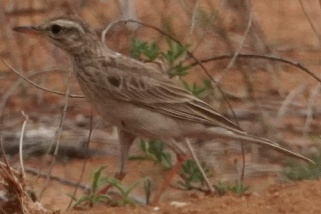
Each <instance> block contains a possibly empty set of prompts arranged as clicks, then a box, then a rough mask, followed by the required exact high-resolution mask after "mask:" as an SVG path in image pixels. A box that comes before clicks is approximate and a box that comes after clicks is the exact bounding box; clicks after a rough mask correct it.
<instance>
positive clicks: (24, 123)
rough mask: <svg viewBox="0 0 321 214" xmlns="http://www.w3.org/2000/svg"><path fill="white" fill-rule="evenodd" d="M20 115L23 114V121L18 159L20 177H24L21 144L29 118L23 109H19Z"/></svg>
mask: <svg viewBox="0 0 321 214" xmlns="http://www.w3.org/2000/svg"><path fill="white" fill-rule="evenodd" d="M21 113H22V115H23V116H24V118H25V120H24V121H23V124H22V128H21V134H20V141H19V159H20V166H21V173H22V177H23V178H24V177H25V175H26V174H25V169H24V164H23V150H22V145H23V136H24V134H25V128H26V125H27V122H28V120H29V117H28V115H26V114H25V113H24V112H23V111H21Z"/></svg>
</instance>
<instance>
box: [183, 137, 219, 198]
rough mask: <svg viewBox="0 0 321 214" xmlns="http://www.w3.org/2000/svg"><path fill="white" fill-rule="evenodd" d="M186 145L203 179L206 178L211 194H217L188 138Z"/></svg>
mask: <svg viewBox="0 0 321 214" xmlns="http://www.w3.org/2000/svg"><path fill="white" fill-rule="evenodd" d="M185 143H186V145H187V147H188V149H189V151H190V152H191V155H192V157H193V160H194V161H195V163H196V165H197V167H198V169H199V170H200V172H201V174H202V176H203V178H204V180H205V183H206V185H207V186H208V188H209V190H210V191H211V193H213V192H215V190H214V188H213V186H212V184H211V183H210V181H209V179H208V178H207V176H206V173H205V171H204V169H203V167H202V165H201V163H200V162H199V160H198V158H197V156H196V154H195V152H194V149H193V147H192V145H191V143H190V142H189V140H188V138H185Z"/></svg>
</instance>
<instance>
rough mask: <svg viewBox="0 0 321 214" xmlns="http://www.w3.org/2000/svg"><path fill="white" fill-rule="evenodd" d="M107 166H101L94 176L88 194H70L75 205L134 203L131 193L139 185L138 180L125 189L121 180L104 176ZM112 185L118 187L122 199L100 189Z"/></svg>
mask: <svg viewBox="0 0 321 214" xmlns="http://www.w3.org/2000/svg"><path fill="white" fill-rule="evenodd" d="M105 168H106V166H100V167H99V168H98V169H97V170H96V171H95V172H94V173H93V176H92V182H91V185H90V186H91V189H90V192H89V194H88V195H85V196H82V197H81V198H79V199H77V198H76V197H74V196H72V195H70V194H68V196H70V197H71V198H72V199H73V200H74V201H75V204H74V205H73V206H74V207H79V206H85V207H86V206H89V207H92V206H93V205H94V204H98V203H109V204H111V205H115V206H116V205H118V206H120V205H125V204H132V203H133V201H132V200H131V199H130V197H129V193H130V192H131V191H132V190H133V189H134V188H135V187H136V186H137V184H138V182H135V183H134V184H132V185H131V186H130V187H129V188H127V189H125V188H124V187H123V186H122V184H121V182H120V181H119V180H117V179H116V178H113V177H107V176H103V174H102V171H103V170H104V169H105ZM107 184H109V185H111V186H112V187H114V188H116V189H117V190H118V192H119V194H120V196H121V199H120V200H113V199H112V198H111V197H110V196H108V195H107V194H102V193H100V192H99V189H100V188H101V187H103V186H105V185H107Z"/></svg>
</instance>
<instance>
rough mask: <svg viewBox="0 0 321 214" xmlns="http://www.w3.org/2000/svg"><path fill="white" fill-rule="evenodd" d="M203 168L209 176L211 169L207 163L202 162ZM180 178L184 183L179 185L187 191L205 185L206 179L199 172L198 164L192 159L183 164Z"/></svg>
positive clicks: (181, 182) (180, 182)
mask: <svg viewBox="0 0 321 214" xmlns="http://www.w3.org/2000/svg"><path fill="white" fill-rule="evenodd" d="M201 166H202V168H203V169H204V171H205V173H206V174H208V173H209V169H208V167H207V166H206V164H205V162H202V163H201ZM180 177H181V178H182V179H183V181H179V182H178V184H179V185H180V186H182V187H183V188H185V189H194V188H195V187H196V185H198V184H201V185H204V184H205V180H204V177H203V175H202V173H201V171H200V170H199V168H198V166H197V164H196V162H195V161H194V160H191V159H189V160H186V161H185V162H184V163H183V165H182V169H181V171H180Z"/></svg>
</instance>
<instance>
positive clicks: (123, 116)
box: [15, 17, 311, 172]
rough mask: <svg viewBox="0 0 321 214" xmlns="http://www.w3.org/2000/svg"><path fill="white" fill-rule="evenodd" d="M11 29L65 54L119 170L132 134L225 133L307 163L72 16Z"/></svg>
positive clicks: (181, 136) (157, 136)
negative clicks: (116, 136) (107, 135)
mask: <svg viewBox="0 0 321 214" xmlns="http://www.w3.org/2000/svg"><path fill="white" fill-rule="evenodd" d="M15 30H17V31H20V32H25V33H31V34H37V35H40V36H43V37H46V38H49V40H50V41H51V42H52V43H53V44H54V45H56V46H58V47H60V48H61V49H63V50H65V51H66V52H67V53H69V54H70V56H71V59H72V61H73V65H74V70H75V72H76V76H77V79H78V81H79V84H80V86H81V88H82V91H83V92H84V94H85V96H86V98H87V100H88V101H89V102H90V103H91V104H92V105H93V107H94V108H96V109H97V111H98V112H99V113H100V114H101V115H102V116H103V118H104V119H106V120H107V121H109V122H110V123H112V124H114V125H115V126H117V127H118V128H119V130H120V144H121V169H120V171H121V172H123V171H124V165H125V160H126V159H127V156H128V150H129V147H130V145H131V143H132V141H133V140H134V138H135V137H136V136H138V137H143V138H151V139H159V140H164V141H168V140H177V141H179V140H182V139H184V138H204V139H209V138H215V137H216V136H224V137H231V138H235V139H243V140H246V141H250V142H252V143H256V144H259V145H262V146H268V147H270V148H272V149H274V150H277V151H279V152H282V153H284V154H286V155H290V156H293V157H296V158H300V159H303V160H305V161H310V162H311V160H310V159H308V158H306V157H304V156H302V155H300V154H297V153H294V152H292V151H289V150H286V149H284V148H282V147H280V146H279V145H278V144H276V143H274V142H271V141H269V140H267V139H264V138H260V137H256V136H252V135H249V134H247V133H246V132H244V131H243V130H242V129H241V128H240V127H239V126H238V125H236V124H235V123H234V122H232V121H230V120H229V119H227V118H225V117H224V116H222V115H221V114H220V113H218V112H217V111H216V110H215V109H214V108H213V107H211V106H210V105H208V104H207V103H205V102H203V101H202V100H200V99H198V98H196V97H194V96H193V95H192V94H191V93H190V92H189V91H187V90H186V89H184V88H183V87H181V86H179V85H177V84H175V83H174V82H172V81H171V80H170V79H168V77H166V76H164V75H163V74H162V73H160V72H159V71H157V70H155V68H153V67H149V66H148V65H146V64H144V63H142V62H139V61H137V60H135V59H132V58H129V57H126V56H123V55H120V54H118V53H116V52H113V51H111V50H109V49H108V48H106V47H105V46H104V45H103V44H102V43H101V42H100V41H99V39H98V37H97V36H96V34H95V32H94V31H93V30H92V29H91V28H90V27H89V26H88V25H87V24H85V23H83V22H82V21H81V20H79V19H77V18H71V17H58V18H53V19H51V20H48V21H46V22H44V23H42V24H40V25H38V26H36V27H17V28H15Z"/></svg>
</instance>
